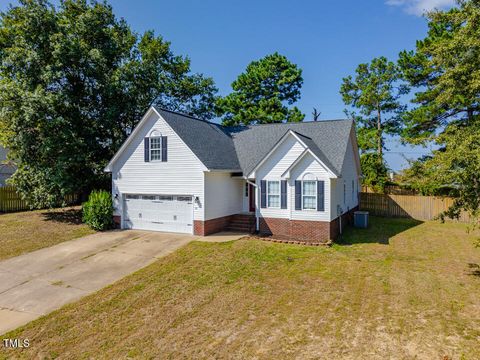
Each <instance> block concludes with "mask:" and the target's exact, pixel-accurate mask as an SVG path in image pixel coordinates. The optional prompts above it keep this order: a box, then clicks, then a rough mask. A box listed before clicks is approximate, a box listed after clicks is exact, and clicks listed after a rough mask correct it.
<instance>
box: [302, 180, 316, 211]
mask: <svg viewBox="0 0 480 360" xmlns="http://www.w3.org/2000/svg"><path fill="white" fill-rule="evenodd" d="M302 210H317V181H316V180H303V181H302Z"/></svg>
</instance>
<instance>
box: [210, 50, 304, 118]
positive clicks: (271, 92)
mask: <svg viewBox="0 0 480 360" xmlns="http://www.w3.org/2000/svg"><path fill="white" fill-rule="evenodd" d="M302 84H303V79H302V70H301V69H299V68H298V66H297V65H295V64H293V63H291V62H290V61H289V60H288V59H287V58H286V57H285V56H283V55H280V54H278V53H274V54H272V55H267V56H265V57H264V58H263V59H260V60H258V61H253V62H251V63H250V64H249V65H248V66H247V69H246V71H245V72H244V73H242V74H240V76H239V77H238V78H237V80H235V81H234V82H233V83H232V88H233V92H232V93H231V94H229V95H227V96H226V97H224V98H219V99H218V101H217V106H218V115H219V116H223V124H224V125H229V126H231V125H249V124H252V123H258V124H266V123H278V122H284V121H287V122H299V121H302V120H303V118H304V117H305V115H304V114H302V113H301V112H300V110H299V109H298V108H297V107H296V106H294V107H289V105H292V104H294V103H295V102H296V101H297V100H298V99H299V98H300V89H301V87H302Z"/></svg>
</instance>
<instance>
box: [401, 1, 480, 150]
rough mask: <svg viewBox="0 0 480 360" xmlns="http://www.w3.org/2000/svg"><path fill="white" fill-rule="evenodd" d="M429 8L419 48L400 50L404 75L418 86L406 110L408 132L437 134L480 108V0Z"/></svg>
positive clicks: (415, 137)
mask: <svg viewBox="0 0 480 360" xmlns="http://www.w3.org/2000/svg"><path fill="white" fill-rule="evenodd" d="M458 4H459V7H458V8H452V9H451V10H449V11H434V12H430V13H428V14H427V19H428V21H429V22H428V29H429V30H428V34H427V36H426V38H425V39H423V40H419V41H417V44H416V49H415V50H414V51H403V52H401V53H400V57H399V65H400V67H401V69H402V72H403V76H404V78H405V79H406V80H407V81H409V83H410V85H411V86H412V87H415V88H416V89H418V91H417V92H416V93H415V96H414V98H413V101H412V102H413V104H414V105H415V106H414V108H413V109H412V110H410V111H408V112H406V113H405V130H404V132H403V138H404V140H405V141H408V142H410V143H413V144H425V143H426V142H428V141H431V140H435V139H436V136H437V134H438V132H439V131H442V129H444V128H445V126H448V124H450V123H452V122H466V123H468V122H469V121H471V120H472V119H474V118H475V117H476V116H478V114H479V112H480V70H479V69H480V27H479V26H478V22H479V21H480V2H478V1H458Z"/></svg>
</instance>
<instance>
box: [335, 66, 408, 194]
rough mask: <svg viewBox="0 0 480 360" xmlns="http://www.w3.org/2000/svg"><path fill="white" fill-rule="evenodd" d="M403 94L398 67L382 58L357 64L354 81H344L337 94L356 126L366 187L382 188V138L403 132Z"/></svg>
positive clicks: (384, 180) (405, 89)
mask: <svg viewBox="0 0 480 360" xmlns="http://www.w3.org/2000/svg"><path fill="white" fill-rule="evenodd" d="M406 92H407V88H406V87H405V85H404V84H402V83H401V81H400V72H399V69H398V67H397V66H396V64H395V63H393V62H391V61H388V60H387V59H386V58H385V57H379V58H375V59H373V60H372V61H371V62H370V63H367V64H360V65H359V66H358V67H357V69H356V71H355V77H353V76H351V75H350V76H347V77H346V78H344V79H343V83H342V85H341V88H340V94H341V95H342V98H343V101H344V103H345V104H346V105H348V106H350V110H347V113H349V114H350V115H351V116H352V117H353V118H354V119H355V120H356V123H357V132H358V144H359V147H360V149H361V151H362V164H363V165H364V168H363V169H362V170H363V171H364V173H369V176H367V177H366V178H365V179H370V180H368V181H366V185H371V186H372V185H380V186H381V187H383V184H384V183H385V182H386V179H387V167H386V165H385V161H384V157H383V151H384V149H385V136H386V135H396V134H398V133H399V132H400V130H401V128H402V122H401V116H400V114H401V112H402V110H403V109H404V106H403V105H402V104H401V102H400V97H401V96H402V95H403V94H405V93H406ZM373 154H375V155H373Z"/></svg>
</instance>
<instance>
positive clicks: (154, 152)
mask: <svg viewBox="0 0 480 360" xmlns="http://www.w3.org/2000/svg"><path fill="white" fill-rule="evenodd" d="M150 161H162V137H161V136H151V137H150Z"/></svg>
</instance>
